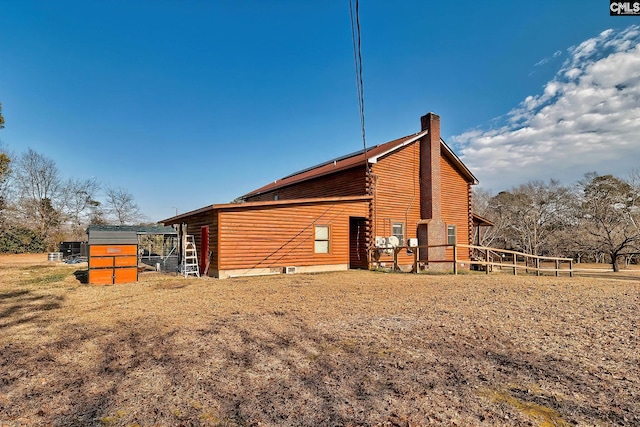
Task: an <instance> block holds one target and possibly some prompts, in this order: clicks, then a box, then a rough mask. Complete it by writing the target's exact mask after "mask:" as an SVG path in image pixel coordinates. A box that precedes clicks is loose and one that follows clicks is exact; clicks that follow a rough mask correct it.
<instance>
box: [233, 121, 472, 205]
mask: <svg viewBox="0 0 640 427" xmlns="http://www.w3.org/2000/svg"><path fill="white" fill-rule="evenodd" d="M427 133H428V131H426V130H425V131H422V132H417V133H414V134H412V135H407V136H403V137H402V138H398V139H394V140H393V141H389V142H385V143H384V144H379V145H376V146H373V147H370V148H367V150H366V153H365V150H360V151H356V152H354V153H351V154H347V155H345V156H342V157H337V158H335V159H332V160H329V161H327V162H324V163H320V164H318V165H315V166H312V167H310V168H307V169H303V170H301V171H298V172H295V173H293V174H291V175H288V176H285V177H284V178H282V179H279V180H276V181H274V182H272V183H269V184H267V185H265V186H263V187H260V188H258V189H256V190H254V191H251V192H249V193H247V194H245V195H244V196H242V197H241V198H248V197H252V196H257V195H259V194H262V193H266V192H268V191H273V190H277V189H279V188H282V187H286V186H288V185H292V184H297V183H299V182H303V181H307V180H310V179H313V178H318V177H321V176H325V175H329V174H332V173H335V172H339V171H343V170H346V169H351V168H353V167H358V166H364V162H365V156H366V160H367V162H368V163H376V162H377V161H378V159H380V158H382V157H384V156H386V155H387V154H390V153H392V152H393V151H395V150H398V149H400V148H402V147H405V146H407V145H409V144H412V143H414V142H416V141H418V140H419V139H420V138H422V137H423V136H425V135H426V134H427ZM440 146H441V153H442V154H444V155H445V156H446V157H447V158H448V159H449V160H450V161H451V162H452V163H453V164H454V166H455V167H456V168H457V169H458V170H459V171H460V173H462V175H463V176H464V177H465V178H466V179H467V180H468V181H469V182H472V183H473V184H477V183H478V180H477V179H476V177H475V176H473V174H472V173H471V171H470V170H469V169H468V168H467V167H466V166H465V165H464V163H462V161H461V160H460V159H459V158H458V156H456V154H455V153H454V152H453V150H452V149H451V148H450V147H449V146H448V145H447V144H446V143H445V142H444V140H443V139H440Z"/></svg>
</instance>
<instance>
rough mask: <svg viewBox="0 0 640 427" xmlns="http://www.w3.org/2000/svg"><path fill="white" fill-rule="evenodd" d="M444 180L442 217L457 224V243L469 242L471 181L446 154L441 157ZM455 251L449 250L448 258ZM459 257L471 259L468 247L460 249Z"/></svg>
mask: <svg viewBox="0 0 640 427" xmlns="http://www.w3.org/2000/svg"><path fill="white" fill-rule="evenodd" d="M440 174H441V180H442V181H441V182H442V219H443V221H444V222H445V223H446V224H447V225H455V226H456V243H458V244H465V245H468V244H469V243H470V242H469V203H470V201H469V182H468V181H467V180H466V179H465V178H464V177H463V176H462V175H461V174H460V173H459V172H458V171H457V169H456V168H455V167H454V166H453V164H452V163H451V162H450V161H449V160H448V159H447V158H445V157H444V156H443V157H441V158H440ZM452 257H453V251H452V250H451V249H449V250H447V259H452ZM458 258H459V259H462V260H468V259H469V252H468V250H466V249H462V250H460V251H458Z"/></svg>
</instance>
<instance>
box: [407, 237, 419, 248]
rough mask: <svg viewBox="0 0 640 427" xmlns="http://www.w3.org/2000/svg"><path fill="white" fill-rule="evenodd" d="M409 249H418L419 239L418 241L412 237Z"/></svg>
mask: <svg viewBox="0 0 640 427" xmlns="http://www.w3.org/2000/svg"><path fill="white" fill-rule="evenodd" d="M409 247H411V248H416V247H418V239H416V238H415V237H412V238H411V239H409Z"/></svg>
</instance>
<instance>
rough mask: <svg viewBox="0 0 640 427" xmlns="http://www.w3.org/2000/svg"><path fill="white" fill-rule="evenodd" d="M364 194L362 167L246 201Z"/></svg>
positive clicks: (259, 195) (363, 171) (290, 186)
mask: <svg viewBox="0 0 640 427" xmlns="http://www.w3.org/2000/svg"><path fill="white" fill-rule="evenodd" d="M364 194H366V185H365V168H364V165H362V166H361V167H353V168H351V169H346V170H343V171H339V172H335V173H332V174H330V175H325V176H322V177H319V178H314V179H310V180H308V181H303V182H299V183H297V184H292V185H289V186H287V187H283V188H278V189H276V190H272V191H269V192H266V193H263V194H258V195H256V196H252V197H248V198H247V199H246V201H247V202H267V201H270V200H275V196H276V195H277V196H278V200H289V199H307V198H315V197H349V196H362V195H364Z"/></svg>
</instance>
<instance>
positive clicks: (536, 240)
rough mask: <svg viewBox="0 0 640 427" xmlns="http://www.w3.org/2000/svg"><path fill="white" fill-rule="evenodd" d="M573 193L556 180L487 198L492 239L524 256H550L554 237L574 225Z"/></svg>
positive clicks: (533, 184)
mask: <svg viewBox="0 0 640 427" xmlns="http://www.w3.org/2000/svg"><path fill="white" fill-rule="evenodd" d="M573 200H574V198H573V194H572V193H571V191H570V189H569V188H567V187H564V186H562V185H560V183H559V182H558V181H556V180H550V181H549V182H548V183H544V182H542V181H530V182H528V183H526V184H523V185H520V186H518V187H515V188H512V189H511V190H510V191H503V192H500V193H499V194H498V195H496V196H494V197H493V198H491V199H490V201H489V205H488V206H487V210H488V214H487V219H490V220H491V221H492V222H494V223H495V224H496V225H497V226H498V227H499V228H498V229H497V230H495V231H494V232H495V233H496V235H495V236H494V240H496V241H497V242H500V243H501V246H504V247H507V248H513V249H518V250H521V251H524V252H526V253H530V254H534V255H541V254H542V252H547V253H550V252H552V251H551V244H552V240H553V238H552V237H553V235H554V234H555V233H558V232H559V231H560V230H564V229H566V228H567V227H568V226H569V225H570V224H571V223H572V222H573Z"/></svg>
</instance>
